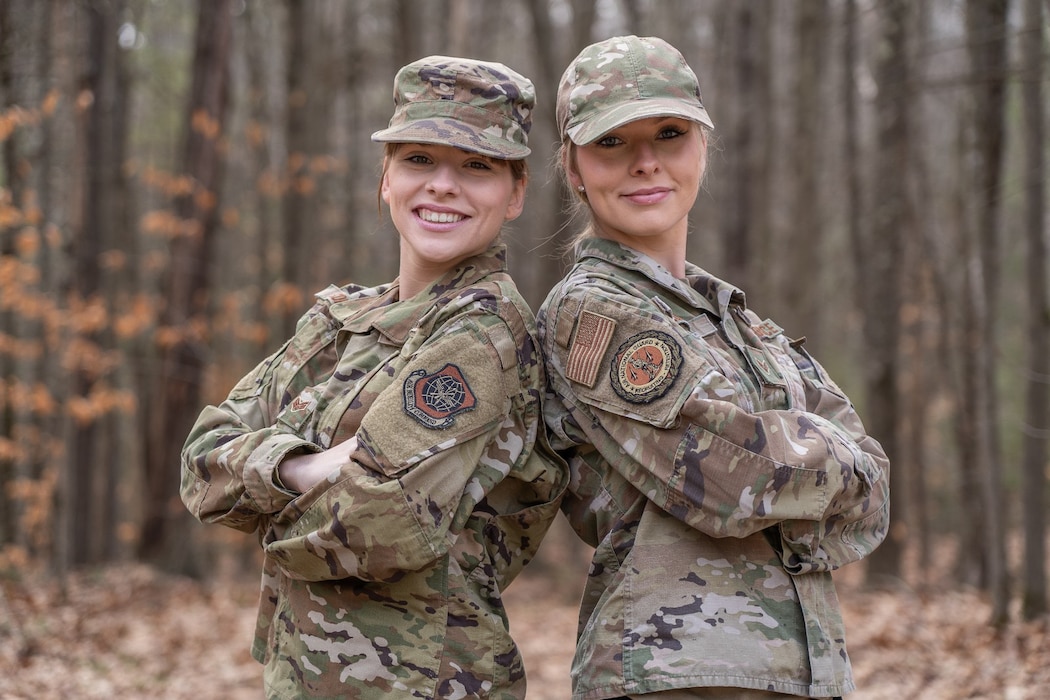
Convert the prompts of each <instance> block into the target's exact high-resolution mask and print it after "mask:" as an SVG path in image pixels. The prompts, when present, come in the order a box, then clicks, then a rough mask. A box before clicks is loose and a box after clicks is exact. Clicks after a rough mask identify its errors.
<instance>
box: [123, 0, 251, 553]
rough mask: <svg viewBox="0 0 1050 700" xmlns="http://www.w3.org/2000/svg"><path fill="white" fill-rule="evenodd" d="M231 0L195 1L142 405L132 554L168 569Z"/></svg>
mask: <svg viewBox="0 0 1050 700" xmlns="http://www.w3.org/2000/svg"><path fill="white" fill-rule="evenodd" d="M232 5H233V2H232V0H199V3H198V8H197V13H198V14H197V17H198V24H197V31H196V43H195V49H194V58H193V79H192V83H191V87H190V94H189V99H188V104H187V111H186V112H187V113H186V126H185V128H186V132H185V136H184V143H183V151H182V166H181V170H182V172H183V173H184V174H185V175H186V176H188V177H189V178H190V179H191V180H192V181H193V183H194V188H193V191H191V192H188V193H186V194H183V195H180V196H179V197H177V198H176V200H175V202H174V213H175V216H176V217H177V219H178V220H179V221H181V222H182V224H183V232H182V234H181V235H180V236H178V237H176V238H175V239H174V240H173V241H172V243H171V250H170V253H171V259H170V266H169V269H168V271H167V275H166V279H165V284H164V289H165V298H166V300H167V305H166V306H165V307H164V310H163V312H162V313H161V327H162V330H164V334H163V335H162V337H161V338H160V341H161V342H160V362H159V372H158V376H157V378H156V379H157V381H156V384H155V386H154V391H153V395H152V397H151V400H150V404H151V405H152V406H155V407H156V408H155V409H154V410H153V411H152V413H151V416H150V418H151V420H150V422H149V424H148V425H149V431H150V432H149V441H148V444H147V454H146V474H145V484H146V499H145V507H146V515H145V518H144V522H143V526H142V539H141V541H140V547H139V556H140V557H142V558H143V559H146V560H151V561H154V562H156V563H158V564H161V565H164V566H167V567H169V568H174V569H181V570H185V571H187V572H188V573H193V571H192V570H191V569H190V568H189V567H190V562H188V561H186V560H183V559H181V557H183V556H184V555H185V554H186V552H185V550H184V548H183V547H180V546H179V543H181V544H182V545H185V544H186V543H187V540H188V538H187V537H180V538H175V537H173V536H172V530H173V529H174V527H175V524H176V523H181V522H186V520H187V519H186V518H185V517H184V516H185V511H184V509H183V508H182V507H181V505H180V504H179V503H178V499H177V498H175V497H174V489H173V485H174V484H177V483H178V481H179V454H180V452H181V448H182V445H183V442H184V440H185V438H186V435H187V433H188V432H189V429H190V427H191V426H192V423H193V420H194V418H195V417H196V415H197V413H198V412H199V411H200V388H201V386H200V385H201V379H202V377H203V370H204V365H205V361H206V359H207V358H206V352H205V347H206V341H207V338H206V337H204V334H203V333H202V332H201V329H204V328H206V327H207V323H206V318H207V310H208V290H209V284H210V280H209V277H208V275H207V270H208V265H207V262H208V261H209V260H210V259H211V256H212V250H213V247H214V239H215V235H216V231H217V230H218V226H219V204H220V201H221V198H220V190H219V185H220V183H221V182H222V175H223V153H222V147H221V138H222V134H223V127H224V124H225V119H226V109H227V101H228V91H229V70H230V66H229V58H230V52H231V45H232Z"/></svg>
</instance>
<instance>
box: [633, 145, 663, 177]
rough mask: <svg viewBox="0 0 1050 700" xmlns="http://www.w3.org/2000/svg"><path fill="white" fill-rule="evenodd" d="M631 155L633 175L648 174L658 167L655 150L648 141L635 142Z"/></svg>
mask: <svg viewBox="0 0 1050 700" xmlns="http://www.w3.org/2000/svg"><path fill="white" fill-rule="evenodd" d="M632 156H633V157H632V158H631V173H632V174H633V175H650V174H652V173H654V172H656V171H657V170H658V169H659V168H660V161H659V159H658V158H657V157H656V150H655V149H654V148H653V146H652V144H650V143H648V142H643V143H638V144H635V147H634V152H633V154H632Z"/></svg>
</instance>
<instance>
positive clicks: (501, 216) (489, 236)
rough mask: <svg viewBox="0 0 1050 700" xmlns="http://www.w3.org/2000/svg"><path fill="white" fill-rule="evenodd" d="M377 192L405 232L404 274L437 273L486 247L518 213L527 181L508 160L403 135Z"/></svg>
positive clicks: (420, 276) (431, 277)
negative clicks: (415, 140) (411, 140)
mask: <svg viewBox="0 0 1050 700" xmlns="http://www.w3.org/2000/svg"><path fill="white" fill-rule="evenodd" d="M380 194H381V196H382V197H383V201H384V202H386V203H387V205H388V206H389V207H390V217H391V219H393V222H394V226H395V227H396V228H397V231H398V233H399V234H400V235H401V272H400V274H401V275H402V276H404V275H406V274H407V275H411V276H413V278H415V279H418V280H425V281H433V280H435V279H437V278H438V277H440V276H441V275H442V274H444V273H445V272H447V271H448V270H450V269H452V268H453V267H455V266H456V265H457V264H458V263H460V262H462V261H463V260H465V259H466V258H469V257H471V256H473V255H477V254H478V253H481V252H482V251H484V250H485V249H486V248H488V247H489V246H490V245H491V244H492V242H493V241H494V240H495V239H496V236H497V235H498V234H499V231H500V227H501V226H502V225H503V223H504V222H505V221H510V220H512V219H515V218H517V217H518V215H519V214H521V210H522V206H523V204H524V201H525V181H524V180H515V179H514V177H513V175H512V174H511V170H510V165H509V163H508V162H507V161H505V160H498V159H495V158H489V157H487V156H482V155H478V154H476V153H470V152H467V151H463V150H460V149H458V148H454V147H452V146H435V145H430V144H417V143H406V144H404V145H402V146H400V147H399V148H397V149H396V151H395V152H394V153H393V154H392V155H390V156H388V158H387V162H386V163H385V167H384V172H383V180H382V183H381V185H380Z"/></svg>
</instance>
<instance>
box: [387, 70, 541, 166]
mask: <svg viewBox="0 0 1050 700" xmlns="http://www.w3.org/2000/svg"><path fill="white" fill-rule="evenodd" d="M535 104H536V90H535V88H534V87H533V85H532V81H531V80H529V79H528V78H526V77H525V76H523V75H521V74H519V73H516V72H515V71H513V70H511V69H510V68H508V67H507V66H505V65H503V64H502V63H489V62H485V61H474V60H471V59H467V58H454V57H451V56H428V57H427V58H422V59H420V60H418V61H415V62H414V63H410V64H408V65H407V66H405V67H404V68H402V69H401V70H399V71H398V72H397V76H396V77H395V78H394V116H393V117H391V118H390V125H389V126H388V127H387V128H386V129H382V130H381V131H377V132H375V133H374V134H372V140H373V141H380V142H394V143H431V144H437V145H443V146H455V147H456V148H462V149H463V150H465V151H471V152H473V153H480V154H482V155H486V156H492V157H493V158H500V159H503V160H520V159H522V158H524V157H525V156H527V155H529V146H528V139H529V129H531V128H532V110H533V107H534V106H535Z"/></svg>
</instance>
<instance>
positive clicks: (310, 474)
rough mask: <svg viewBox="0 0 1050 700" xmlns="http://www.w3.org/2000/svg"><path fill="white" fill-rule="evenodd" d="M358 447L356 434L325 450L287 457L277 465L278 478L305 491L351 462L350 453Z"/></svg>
mask: <svg viewBox="0 0 1050 700" xmlns="http://www.w3.org/2000/svg"><path fill="white" fill-rule="evenodd" d="M356 449H357V436H354V437H352V438H350V439H349V440H347V441H346V442H341V443H339V444H338V445H336V446H335V447H333V448H331V449H330V450H325V451H324V452H311V453H308V454H302V455H294V456H291V457H285V458H284V460H282V461H281V463H280V464H279V465H277V475H278V478H280V480H281V483H282V484H284V485H285V486H287V487H288V488H290V489H292V490H293V491H298V492H299V493H305V492H306V491H309V490H310V488H312V487H313V486H314V485H315V484H318V483H320V482H321V481H322V480H323V479H325V478H326V477H328V476H329V475H330V474H331V473H332V472H335V471H338V469H339V468H340V467H341V466H343V465H344V464H346V463H347V462H349V461H350V454H351V453H352V452H353V451H354V450H356Z"/></svg>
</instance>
